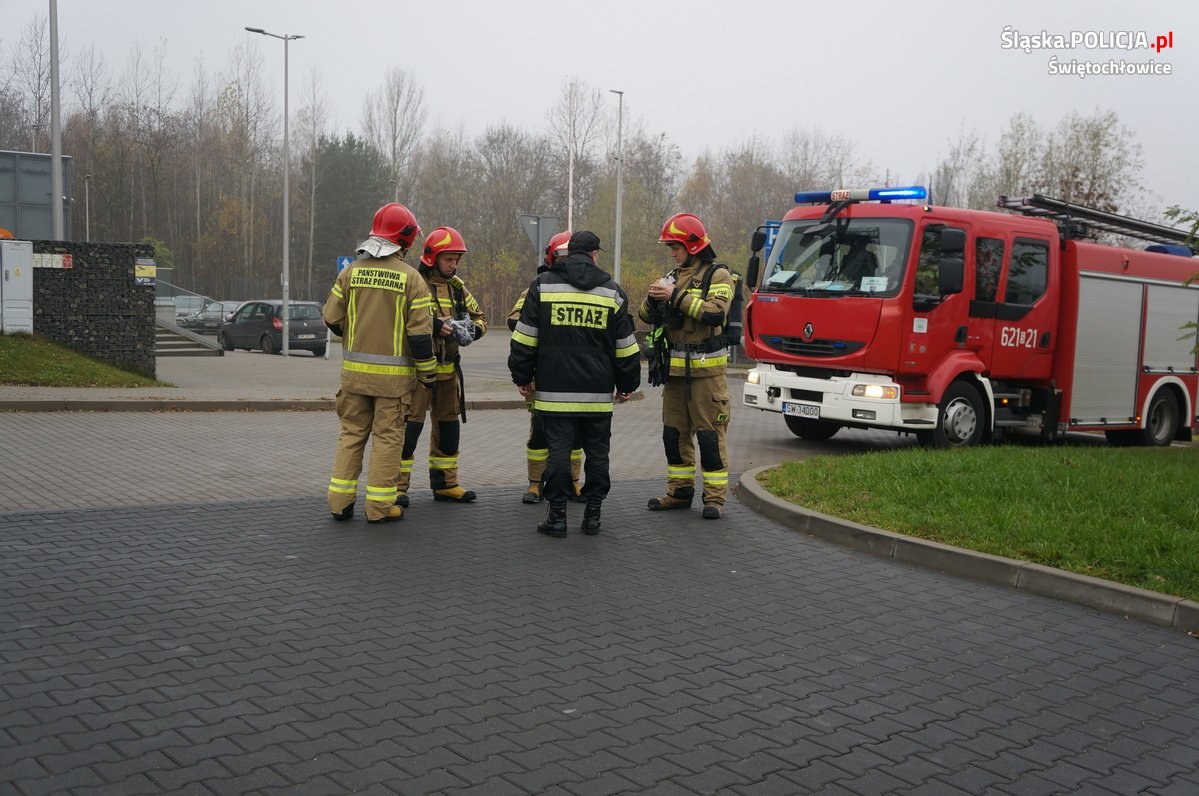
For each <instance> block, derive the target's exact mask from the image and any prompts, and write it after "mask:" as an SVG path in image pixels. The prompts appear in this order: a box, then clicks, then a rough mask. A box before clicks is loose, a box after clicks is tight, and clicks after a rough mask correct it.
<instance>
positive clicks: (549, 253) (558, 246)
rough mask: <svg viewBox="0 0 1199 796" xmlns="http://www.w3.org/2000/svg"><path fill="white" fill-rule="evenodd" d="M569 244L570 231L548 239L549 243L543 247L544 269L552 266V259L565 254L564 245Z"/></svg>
mask: <svg viewBox="0 0 1199 796" xmlns="http://www.w3.org/2000/svg"><path fill="white" fill-rule="evenodd" d="M568 243H570V230H569V229H568V230H566V231H565V232H559V233H558V234H557V235H555V236H554V237H552V238H550V239H549V243H547V244H546V245H545V267H546V268H549V267H550V266H551V265H553V264H554V258H555V257H557V256H558V255H559V254H565V253H566V244H568Z"/></svg>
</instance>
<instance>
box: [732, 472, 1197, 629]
mask: <svg viewBox="0 0 1199 796" xmlns="http://www.w3.org/2000/svg"><path fill="white" fill-rule="evenodd" d="M775 466H776V465H766V466H763V467H756V468H754V469H752V470H748V471H746V472H744V473H742V474H741V477H740V481H739V487H738V493H737V494H738V497H739V498H740V500H741V502H742V503H743V504H745V505H746V506H747V507H748V508H749V509H750V510H752V511H755V512H757V513H758V514H761V515H762V516H764V517H768V518H769V519H772V520H774V521H775V522H778V523H780V524H782V525H785V526H787V527H788V528H792V529H794V530H796V531H799V532H800V533H806V534H808V535H810V536H815V537H817V538H818V539H823V540H825V541H828V542H834V543H836V544H839V545H843V546H845V547H851V548H853V549H855V550H860V551H862V552H865V553H870V554H871V555H876V556H882V557H883V558H890V559H893V560H895V561H902V562H904V563H907V564H915V565H916V566H920V567H925V568H926V569H933V570H937V571H939V572H948V573H950V574H953V575H958V576H960V577H964V578H970V579H972V580H979V581H983V582H986V583H992V584H995V585H999V586H1008V587H1010V588H1013V589H1016V590H1018V591H1026V592H1031V593H1032V594H1038V595H1041V596H1043V597H1052V598H1054V599H1057V600H1063V601H1065V602H1071V603H1075V604H1077V605H1085V606H1087V607H1089V608H1095V609H1097V610H1100V611H1104V612H1106V613H1111V614H1119V615H1121V616H1124V617H1126V618H1129V619H1138V620H1140V621H1142V622H1149V623H1151V624H1155V625H1164V626H1166V627H1173V628H1177V629H1179V630H1182V631H1185V632H1187V633H1190V634H1192V635H1194V634H1196V633H1199V602H1195V601H1193V600H1186V599H1184V598H1182V597H1175V596H1173V595H1169V594H1162V593H1160V592H1155V591H1148V590H1146V589H1138V588H1135V587H1132V586H1125V585H1123V584H1119V583H1112V582H1110V581H1106V580H1100V579H1099V578H1092V577H1088V576H1086V575H1076V574H1075V573H1073V572H1066V571H1064V570H1060V569H1054V568H1053V567H1047V566H1043V565H1041V564H1030V563H1028V562H1026V561H1018V560H1016V559H1012V558H1004V557H1002V556H993V555H988V554H987V553H977V552H974V551H973V550H964V549H962V548H958V547H952V546H950V545H945V544H939V543H937V542H930V541H927V540H924V539H917V538H914V537H911V536H904V535H902V534H898V533H892V532H891V531H884V530H880V529H879V528H872V527H870V526H868V525H859V524H857V523H855V522H849V521H848V520H842V519H838V518H837V517H831V516H829V515H827V514H821V513H819V512H816V511H811V510H809V509H805V508H802V507H800V506H796V505H795V504H793V503H788V502H787V501H785V500H780V499H779V498H777V497H775V496H774V495H772V494H770V493H769V492H767V491H766V490H765V489H764V488H763V487H762V485H761V484H759V483H758V474H759V473H762V472H765V471H766V470H770V469H772V468H773V467H775Z"/></svg>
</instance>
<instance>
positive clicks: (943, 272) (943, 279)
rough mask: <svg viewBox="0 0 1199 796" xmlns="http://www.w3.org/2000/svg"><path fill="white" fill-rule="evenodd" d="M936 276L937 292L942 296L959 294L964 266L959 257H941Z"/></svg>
mask: <svg viewBox="0 0 1199 796" xmlns="http://www.w3.org/2000/svg"><path fill="white" fill-rule="evenodd" d="M940 265H941V267H940V268H939V269H938V274H937V292H938V293H940V294H941V295H942V296H948V295H952V294H954V293H961V292H962V287H963V282H964V275H963V272H964V271H965V264H964V263H963V262H962V258H961V257H942V258H941V264H940Z"/></svg>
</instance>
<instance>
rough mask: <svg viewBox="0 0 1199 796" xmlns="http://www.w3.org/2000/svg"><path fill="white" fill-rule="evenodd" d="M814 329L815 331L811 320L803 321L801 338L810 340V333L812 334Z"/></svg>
mask: <svg viewBox="0 0 1199 796" xmlns="http://www.w3.org/2000/svg"><path fill="white" fill-rule="evenodd" d="M815 331H816V330H815V329H813V328H812V322H811V321H808V322H807V323H805V324H804V326H803V339H805V340H811V339H812V334H813V333H814V332H815Z"/></svg>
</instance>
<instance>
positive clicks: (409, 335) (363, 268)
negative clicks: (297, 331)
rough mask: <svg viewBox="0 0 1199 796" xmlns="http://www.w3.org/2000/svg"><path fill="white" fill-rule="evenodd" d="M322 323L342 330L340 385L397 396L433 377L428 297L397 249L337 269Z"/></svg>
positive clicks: (423, 282)
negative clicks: (339, 270)
mask: <svg viewBox="0 0 1199 796" xmlns="http://www.w3.org/2000/svg"><path fill="white" fill-rule="evenodd" d="M324 317H325V323H327V324H329V325H330V326H331V327H336V328H339V329H340V330H341V336H342V363H341V388H342V389H343V390H345V391H346V392H352V393H357V394H360V395H375V396H386V397H399V396H402V395H406V394H407V393H408V392H410V391H411V390H412V389H413V388H414V387H415V386H416V383H417V380H420V381H425V382H430V381H432V380H433V378H434V373H435V366H436V364H437V362H436V359H435V358H434V356H433V301H432V298H431V297H430V295H429V287H428V285H426V284H425V280H424V279H422V278H421V275H420V274H419V273H417V271H416V269H415V268H413V267H412V266H410V265H408V264H407V263H406V262H404V261H403V260H402V259H401V258H400V255H399V254H398V253H397V254H392V255H389V256H387V257H378V258H376V257H368V258H366V259H362V260H357V261H355V262H354V263H353V264H352V265H350V266H349V267H347V268H345V269H343V270H342V272H341V273H340V274H338V275H337V281H336V282H334V283H333V289H332V290H330V291H329V298H328V299H327V300H326V301H325V312H324Z"/></svg>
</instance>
